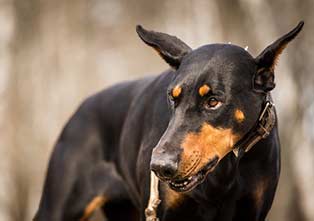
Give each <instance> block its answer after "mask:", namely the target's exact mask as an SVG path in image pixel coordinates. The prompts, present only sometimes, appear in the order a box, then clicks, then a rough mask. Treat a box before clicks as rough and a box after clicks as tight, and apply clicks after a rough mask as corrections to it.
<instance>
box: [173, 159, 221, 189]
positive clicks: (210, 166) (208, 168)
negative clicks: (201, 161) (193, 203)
mask: <svg viewBox="0 0 314 221" xmlns="http://www.w3.org/2000/svg"><path fill="white" fill-rule="evenodd" d="M217 164H218V157H215V158H214V159H212V160H211V161H210V162H208V163H207V164H206V165H205V166H204V167H203V168H202V169H201V170H199V171H198V172H197V173H194V175H191V176H188V177H185V178H182V179H177V180H175V179H174V180H169V181H167V183H168V185H169V187H170V188H171V189H172V190H174V191H176V192H189V191H191V190H193V189H194V188H195V187H197V186H198V185H199V184H201V183H203V182H204V180H205V178H206V176H207V175H208V174H209V173H210V172H212V171H213V170H214V169H215V167H216V166H217Z"/></svg>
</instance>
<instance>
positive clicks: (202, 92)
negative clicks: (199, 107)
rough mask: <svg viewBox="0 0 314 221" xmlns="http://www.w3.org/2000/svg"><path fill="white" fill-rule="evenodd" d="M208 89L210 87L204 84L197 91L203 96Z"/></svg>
mask: <svg viewBox="0 0 314 221" xmlns="http://www.w3.org/2000/svg"><path fill="white" fill-rule="evenodd" d="M209 91H210V87H209V86H208V85H206V84H204V85H203V86H202V87H200V88H199V89H198V93H199V95H200V96H201V97H203V96H205V95H206V94H207V93H208V92H209Z"/></svg>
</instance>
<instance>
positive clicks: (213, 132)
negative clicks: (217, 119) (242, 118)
mask: <svg viewBox="0 0 314 221" xmlns="http://www.w3.org/2000/svg"><path fill="white" fill-rule="evenodd" d="M237 140H238V136H237V135H235V134H233V132H232V130H231V129H222V128H215V127H213V126H211V125H209V124H208V123H204V124H203V126H202V128H201V131H200V132H198V133H188V134H187V135H186V137H185V138H184V140H183V142H182V144H181V146H182V148H183V153H182V161H181V162H182V163H181V164H180V167H179V171H180V173H181V176H183V177H185V176H189V175H190V174H194V173H196V172H198V171H199V170H200V169H202V167H204V166H205V165H206V164H207V163H208V162H209V160H210V159H213V158H214V157H218V158H219V160H221V159H222V158H223V157H224V156H225V155H226V154H227V153H229V152H230V151H231V150H232V147H233V145H234V144H235V143H236V141H237Z"/></svg>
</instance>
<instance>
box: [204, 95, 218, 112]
mask: <svg viewBox="0 0 314 221" xmlns="http://www.w3.org/2000/svg"><path fill="white" fill-rule="evenodd" d="M220 105H221V102H220V101H219V100H217V99H216V98H214V97H211V98H209V99H208V101H207V102H206V103H205V107H206V108H207V109H210V110H215V109H217V108H218V107H220Z"/></svg>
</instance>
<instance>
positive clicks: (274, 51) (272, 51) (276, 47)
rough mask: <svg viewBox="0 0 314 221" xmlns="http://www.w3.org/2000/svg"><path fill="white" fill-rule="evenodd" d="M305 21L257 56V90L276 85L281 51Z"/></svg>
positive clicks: (255, 80) (265, 90) (255, 77)
mask: <svg viewBox="0 0 314 221" xmlns="http://www.w3.org/2000/svg"><path fill="white" fill-rule="evenodd" d="M303 25H304V22H303V21H301V22H300V23H299V24H298V25H297V26H296V27H295V28H294V29H293V30H292V31H290V32H289V33H287V34H285V35H283V36H282V37H280V38H279V39H278V40H276V41H275V42H273V43H272V44H271V45H269V46H268V47H267V48H265V49H264V50H263V51H262V52H261V53H260V54H259V55H258V56H257V57H256V58H255V62H256V64H257V73H256V74H255V76H254V82H253V83H254V88H255V90H257V91H260V92H261V91H262V92H268V91H270V90H272V89H273V88H274V87H275V82H274V78H275V76H274V69H275V65H276V63H277V61H278V59H279V56H280V54H281V52H282V51H283V50H284V49H285V47H286V46H287V45H288V43H289V42H290V41H292V40H293V39H294V38H295V37H296V36H297V35H298V34H299V32H300V31H301V29H302V27H303Z"/></svg>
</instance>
